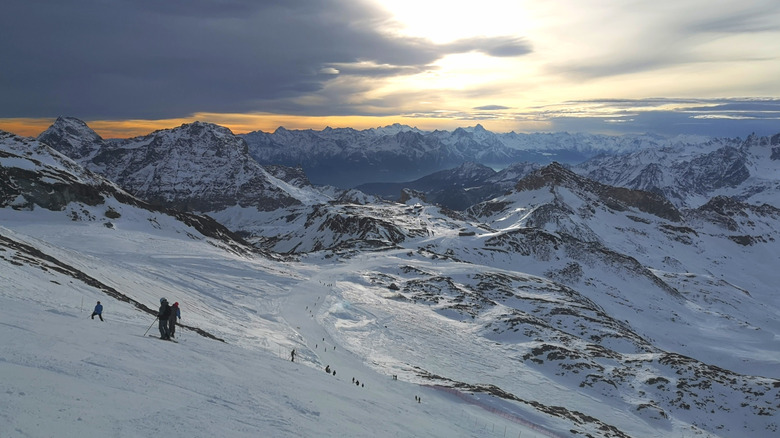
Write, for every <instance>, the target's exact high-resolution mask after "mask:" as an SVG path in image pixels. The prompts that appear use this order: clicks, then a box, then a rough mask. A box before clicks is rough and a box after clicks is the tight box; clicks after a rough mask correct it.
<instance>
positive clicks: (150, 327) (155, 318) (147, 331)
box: [144, 316, 158, 336]
mask: <svg viewBox="0 0 780 438" xmlns="http://www.w3.org/2000/svg"><path fill="white" fill-rule="evenodd" d="M157 318H158V317H156V316H155V317H154V321H152V325H154V323H155V322H156V321H157ZM152 325H150V326H149V328H148V329H146V331H145V332H144V336H146V334H147V333H149V330H151V329H152Z"/></svg>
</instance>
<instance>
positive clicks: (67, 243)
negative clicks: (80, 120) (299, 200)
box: [0, 209, 550, 437]
mask: <svg viewBox="0 0 780 438" xmlns="http://www.w3.org/2000/svg"><path fill="white" fill-rule="evenodd" d="M144 213H146V212H144ZM139 214H140V213H139ZM129 216H131V214H130V212H128V213H127V216H124V217H123V219H122V220H119V221H115V222H114V224H115V226H116V228H114V229H110V228H107V227H105V226H104V225H103V224H102V223H100V222H88V223H84V222H73V221H71V220H70V219H68V218H67V217H65V215H64V214H63V213H51V212H47V211H45V210H41V209H37V210H35V211H33V212H14V211H11V210H0V217H1V219H0V223H2V227H0V236H2V238H3V240H4V241H5V240H6V239H10V240H13V241H16V242H23V243H25V244H27V245H31V246H33V247H36V248H39V249H40V250H41V251H44V252H45V253H47V254H49V255H51V256H53V257H55V258H56V259H57V260H60V261H61V262H63V263H65V264H67V265H69V266H73V267H76V268H78V269H79V270H80V271H82V272H85V273H88V274H89V275H90V276H91V277H94V278H99V279H101V281H102V282H104V283H106V284H108V285H110V286H111V287H113V288H115V289H117V290H119V291H121V292H122V293H124V294H127V295H128V296H131V297H133V298H134V299H136V300H138V301H140V302H143V303H145V304H147V305H148V306H150V307H155V306H156V305H157V303H158V302H159V298H160V297H161V296H165V297H167V298H168V300H170V301H171V302H173V301H178V302H179V303H180V306H181V308H182V323H183V324H186V325H191V326H197V327H200V328H203V329H206V330H208V331H209V332H211V333H213V334H215V335H216V336H218V337H220V338H223V339H224V340H225V341H226V342H219V341H216V340H212V339H207V338H204V337H201V336H199V335H197V334H196V333H194V332H193V331H191V330H187V329H184V328H179V330H178V332H177V333H178V335H179V339H180V342H179V343H178V344H174V343H170V342H166V341H162V340H158V339H155V338H152V337H149V336H148V335H144V333H145V332H146V331H147V329H148V328H149V327H150V325H152V327H151V329H149V330H148V333H149V335H156V336H159V332H158V331H157V323H156V322H154V319H155V318H154V316H151V315H149V314H147V313H143V312H141V311H139V310H138V309H136V308H135V307H133V306H132V305H130V304H128V303H126V302H123V301H119V300H116V299H113V298H111V297H109V296H107V295H106V294H105V293H103V292H102V291H100V290H98V289H97V288H95V287H90V286H88V285H86V284H85V283H84V282H82V281H79V280H78V279H75V278H73V277H71V276H68V275H66V274H63V273H61V272H58V271H57V270H56V269H53V266H52V264H50V263H49V264H46V263H41V262H40V260H36V259H34V258H32V257H29V256H28V255H25V254H24V253H22V252H19V251H14V250H12V249H10V248H8V247H7V246H2V251H0V257H2V262H3V263H0V273H2V278H3V283H4V285H3V288H2V292H0V315H2V316H1V317H0V321H1V322H0V326H2V330H0V339H1V340H2V342H0V358H2V359H1V360H0V386H1V388H2V390H0V406H3V409H2V410H0V436H2V437H90V436H95V437H98V436H101V437H103V436H113V437H146V436H156V435H166V436H181V437H185V436H187V437H196V436H197V437H209V436H222V437H257V436H269V437H271V436H273V437H301V436H305V437H318V436H334V437H335V436H388V437H395V436H405V437H413V436H440V437H452V436H464V437H467V436H475V437H476V436H512V437H515V436H519V435H521V434H522V436H523V437H526V436H549V435H550V434H547V435H545V434H544V433H537V432H534V431H533V430H532V429H530V428H528V427H525V426H523V425H522V424H521V423H520V422H519V421H521V419H518V418H515V417H514V416H513V415H506V414H505V415H504V416H502V415H497V414H496V413H494V412H492V411H489V410H486V409H485V407H492V408H493V411H496V412H498V411H499V410H500V409H501V404H500V402H499V401H497V400H483V401H481V400H478V399H473V400H472V399H471V398H470V397H466V396H464V395H459V394H457V393H452V392H447V391H441V390H437V389H434V388H432V387H429V386H425V385H421V384H420V383H422V382H419V381H417V379H414V380H415V381H409V379H407V378H406V374H404V373H402V371H403V370H401V369H398V370H396V369H395V368H394V367H391V366H384V367H383V366H381V364H382V362H383V358H382V355H381V352H377V353H379V354H378V355H377V356H369V357H364V356H362V354H364V353H366V352H364V351H362V350H360V349H359V350H357V351H356V352H352V351H350V347H351V346H352V345H357V344H355V343H352V342H350V341H349V339H350V338H351V336H352V335H353V334H354V335H355V336H367V335H368V333H370V331H376V332H377V333H380V332H384V333H390V331H389V330H379V329H378V321H377V316H375V315H371V314H370V313H367V310H363V309H361V308H360V307H359V306H357V305H355V304H349V303H348V302H347V301H346V298H349V296H341V295H340V294H337V293H335V292H334V289H333V287H332V286H330V285H329V283H325V281H334V280H333V278H334V273H333V272H332V271H331V270H330V267H331V266H329V265H330V263H328V264H325V263H323V264H322V265H316V264H308V265H305V266H304V265H299V264H296V263H288V264H284V265H281V264H278V263H272V262H270V261H268V260H265V259H262V258H258V257H255V256H241V255H236V254H232V253H230V252H228V251H225V250H224V249H222V248H219V247H217V246H215V245H212V244H210V243H209V242H208V240H207V239H193V238H192V237H188V235H187V234H186V231H187V230H184V229H182V228H177V227H180V225H179V224H176V223H173V221H171V222H170V223H168V222H167V221H165V220H164V218H162V217H158V218H157V223H158V225H152V224H153V222H150V221H148V220H143V219H142V218H131V217H129ZM189 231H190V232H192V230H189ZM9 262H10V263H9ZM357 288H358V286H354V287H353V289H355V290H356V289H357ZM98 300H99V301H101V302H102V303H103V305H104V308H105V310H104V312H103V317H104V319H105V322H100V321H99V320H98V319H95V320H92V319H90V318H89V316H90V314H91V312H92V308H93V306H94V304H95V302H96V301H98ZM307 307H308V308H307ZM367 325H370V326H371V330H370V331H369V330H368V329H367V328H366V326H367ZM395 336H398V335H395ZM323 339H324V340H323ZM419 347H423V351H412V350H414V349H415V348H419ZM424 347H425V346H424V345H416V346H413V345H407V346H406V347H405V349H407V350H408V351H409V353H410V354H412V353H414V354H423V353H425V350H424ZM293 348H295V349H296V351H297V353H298V355H297V358H298V359H297V360H296V362H295V363H292V362H291V361H290V358H289V356H290V351H291V350H292V349H293ZM374 361H375V362H376V364H379V365H378V366H375V367H374V366H371V365H373V364H374ZM326 365H329V366H330V368H331V369H333V370H335V371H336V375H329V374H325V372H324V367H325V366H326ZM381 370H384V371H386V373H382V372H380V371H381ZM390 372H393V373H395V374H398V380H393V379H392V375H391V374H390ZM353 377H354V378H355V379H357V380H358V381H359V382H360V384H361V386H357V385H355V384H353V383H352V378H353ZM410 377H413V376H410ZM417 396H419V397H420V399H421V401H422V402H421V403H417V402H415V397H417ZM494 404H495V405H494ZM501 412H503V411H501ZM531 418H532V419H533V418H534V417H531ZM537 420H538V419H537Z"/></svg>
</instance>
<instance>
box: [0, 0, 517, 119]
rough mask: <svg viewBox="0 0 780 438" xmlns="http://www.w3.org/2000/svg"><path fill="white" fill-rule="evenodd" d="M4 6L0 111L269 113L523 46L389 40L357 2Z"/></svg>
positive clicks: (88, 1)
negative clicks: (336, 89)
mask: <svg viewBox="0 0 780 438" xmlns="http://www.w3.org/2000/svg"><path fill="white" fill-rule="evenodd" d="M3 7H4V10H3V14H2V15H0V28H2V29H3V35H4V37H3V38H2V39H0V59H2V60H3V68H2V69H0V117H54V116H57V115H73V116H77V117H81V118H85V119H90V118H92V119H94V118H103V119H106V118H115V119H118V118H147V119H154V118H166V117H178V116H182V115H187V114H192V113H195V112H200V111H208V112H226V113H236V112H248V111H275V110H276V108H274V105H276V104H277V103H278V102H280V101H282V100H290V99H293V100H294V99H296V98H300V97H302V96H306V95H308V94H310V93H316V92H319V91H321V90H323V88H324V86H325V84H326V83H328V81H331V80H333V79H334V77H338V76H343V75H359V76H374V77H382V76H384V77H389V76H393V75H407V74H414V73H417V72H420V71H422V70H424V69H426V68H430V67H429V66H430V65H431V64H432V63H433V62H435V61H436V60H438V59H441V58H442V57H444V56H446V55H447V54H451V53H462V52H469V51H476V52H481V53H486V54H489V55H491V56H501V57H504V56H521V55H523V54H526V53H528V52H529V51H530V46H529V45H528V44H527V43H526V42H524V41H523V40H519V39H516V38H507V37H490V38H474V39H468V40H463V41H459V42H455V43H450V44H444V45H441V44H434V43H432V42H430V41H428V40H425V39H421V38H412V37H404V36H399V35H393V34H391V33H388V32H384V31H382V29H386V28H387V27H388V23H390V18H389V17H388V16H387V15H386V13H384V12H382V11H381V10H379V9H377V8H376V7H375V6H372V5H371V4H369V3H367V2H363V1H354V0H353V1H348V0H289V1H281V2H276V1H257V0H186V1H185V0H166V1H156V0H133V1H131V0H102V1H99V0H70V1H67V2H63V1H60V0H41V1H35V2H31V1H29V0H8V1H6V2H4V4H3ZM345 91H348V90H345Z"/></svg>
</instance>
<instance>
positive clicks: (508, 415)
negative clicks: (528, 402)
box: [430, 385, 565, 438]
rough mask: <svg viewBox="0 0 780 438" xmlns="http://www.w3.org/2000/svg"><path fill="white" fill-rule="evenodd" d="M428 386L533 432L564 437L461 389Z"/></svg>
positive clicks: (554, 437) (553, 436)
mask: <svg viewBox="0 0 780 438" xmlns="http://www.w3.org/2000/svg"><path fill="white" fill-rule="evenodd" d="M430 387H431V388H433V389H436V390H439V391H444V392H447V393H449V394H452V395H454V396H456V397H458V398H459V399H461V400H463V401H465V402H466V403H468V404H471V405H474V406H478V407H480V408H482V409H484V410H486V411H488V412H490V413H493V414H496V415H498V416H499V417H502V418H505V419H507V420H510V421H512V422H515V423H518V424H521V425H523V426H525V427H527V428H529V429H533V430H534V431H535V432H539V433H541V434H542V435H545V436H548V437H550V438H565V437H563V436H562V435H558V434H556V433H555V432H553V431H551V430H548V429H546V428H544V427H542V426H540V425H538V424H536V423H532V422H530V421H528V420H526V419H524V418H522V417H520V416H518V415H516V414H511V413H509V412H506V411H504V410H501V409H497V408H494V407H491V406H488V405H486V404H484V403H480V402H479V401H476V400H474V399H473V398H471V397H468V395H467V394H465V393H463V392H461V391H458V390H457V389H455V388H450V387H448V386H441V385H430Z"/></svg>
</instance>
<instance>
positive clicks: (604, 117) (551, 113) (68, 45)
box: [0, 0, 780, 137]
mask: <svg viewBox="0 0 780 438" xmlns="http://www.w3.org/2000/svg"><path fill="white" fill-rule="evenodd" d="M3 6H4V12H3V14H2V15H1V16H0V36H1V37H2V38H0V59H2V67H0V129H3V130H8V131H11V132H15V133H17V134H22V135H37V134H38V133H39V132H41V131H42V130H43V129H45V128H46V127H48V125H49V124H51V123H52V121H53V120H54V119H55V118H56V117H57V116H72V117H77V118H80V119H82V120H84V121H86V122H87V123H88V124H89V125H90V126H91V127H92V128H93V129H95V130H96V131H97V132H98V133H100V134H101V135H103V136H104V137H128V136H133V135H141V134H146V133H148V132H150V131H152V130H154V129H160V128H169V127H172V126H177V125H179V124H181V123H183V122H189V121H194V120H201V121H207V122H213V123H218V124H221V125H223V126H227V127H228V128H231V129H232V130H233V131H234V132H235V133H243V132H250V131H255V130H264V131H271V130H273V129H275V128H276V127H278V126H284V127H286V128H288V129H305V128H312V129H322V128H324V127H326V126H331V127H354V128H358V129H365V128H370V127H377V126H384V125H388V124H392V123H404V124H408V125H410V126H417V127H418V128H421V129H454V128H456V127H459V126H473V125H475V124H477V123H480V124H482V125H483V126H484V127H485V128H487V129H490V130H493V131H496V132H509V131H515V132H538V131H543V132H551V131H570V132H593V133H642V132H655V133H659V134H704V135H717V136H746V135H747V134H749V133H751V132H757V133H759V134H762V135H768V134H774V133H777V132H780V81H778V80H777V78H778V77H780V2H777V1H776V0H744V1H739V2H736V1H733V0H652V1H646V0H631V1H620V2H617V1H613V0H585V1H583V0H560V1H556V2H549V1H545V0H483V1H482V2H479V4H477V3H474V2H473V1H459V0H446V1H445V0H416V1H411V0H392V1H390V0H289V1H283V2H279V1H257V0H187V1H184V0H167V1H165V2H159V1H156V0H133V1H130V0H71V1H68V2H62V1H60V0H7V1H5V2H4V5H3Z"/></svg>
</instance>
